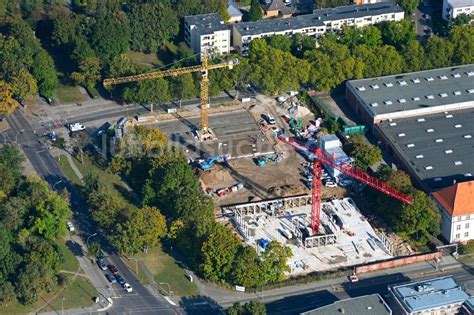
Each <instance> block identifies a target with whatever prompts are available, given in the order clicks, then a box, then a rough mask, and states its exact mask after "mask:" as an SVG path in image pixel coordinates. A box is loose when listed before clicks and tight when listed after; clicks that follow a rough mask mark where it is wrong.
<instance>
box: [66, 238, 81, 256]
mask: <svg viewBox="0 0 474 315" xmlns="http://www.w3.org/2000/svg"><path fill="white" fill-rule="evenodd" d="M66 246H67V247H68V248H69V250H70V251H71V252H72V253H73V255H74V256H76V257H82V256H84V254H85V253H84V250H83V249H82V246H81V245H80V244H79V243H77V242H75V241H71V240H67V241H66Z"/></svg>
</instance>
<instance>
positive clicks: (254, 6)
mask: <svg viewBox="0 0 474 315" xmlns="http://www.w3.org/2000/svg"><path fill="white" fill-rule="evenodd" d="M262 17H263V11H262V8H261V7H260V3H259V2H258V0H252V2H250V11H249V17H248V20H249V21H258V20H260V19H262Z"/></svg>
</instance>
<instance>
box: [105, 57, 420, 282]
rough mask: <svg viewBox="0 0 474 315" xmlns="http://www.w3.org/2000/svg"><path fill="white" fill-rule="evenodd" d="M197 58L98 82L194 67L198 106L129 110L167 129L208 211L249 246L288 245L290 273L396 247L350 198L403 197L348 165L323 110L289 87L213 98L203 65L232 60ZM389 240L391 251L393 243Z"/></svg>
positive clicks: (363, 259) (375, 256) (388, 253)
mask: <svg viewBox="0 0 474 315" xmlns="http://www.w3.org/2000/svg"><path fill="white" fill-rule="evenodd" d="M206 58H207V57H206V56H204V59H203V61H202V64H201V65H199V66H192V67H188V68H180V69H174V70H165V71H160V72H155V73H153V72H152V73H147V74H145V75H138V76H131V77H124V78H117V79H111V80H109V81H107V82H104V85H107V84H108V85H111V84H119V83H125V82H131V81H140V80H146V79H153V78H157V77H164V76H172V75H179V74H181V73H192V72H201V74H202V79H201V99H200V107H199V111H196V110H194V111H177V110H176V109H173V110H168V113H167V114H161V115H151V116H148V117H143V119H142V118H141V117H140V118H137V119H136V121H134V122H132V123H131V124H129V126H133V125H136V124H147V125H150V126H152V127H155V128H158V129H160V130H161V131H163V132H165V133H166V134H167V135H168V139H169V140H170V143H171V144H172V145H173V146H176V147H178V148H181V149H182V150H183V151H184V153H185V155H186V156H187V158H188V161H189V163H190V164H191V165H193V166H194V167H195V170H196V174H197V176H198V177H199V182H200V185H201V189H202V190H203V191H204V192H206V193H207V194H208V195H210V196H211V197H212V198H213V199H214V200H215V201H216V206H217V207H216V218H217V219H218V220H223V221H224V222H225V221H230V222H231V223H232V225H233V226H234V228H235V229H236V231H237V233H238V234H239V235H240V237H241V238H242V240H243V242H245V243H246V244H248V245H250V246H252V247H254V248H255V249H256V250H257V252H259V253H261V252H262V251H265V250H266V248H267V246H268V244H269V243H270V242H271V241H278V242H280V243H282V244H285V245H287V246H289V248H290V249H291V251H292V253H293V256H292V258H291V259H290V260H289V261H288V265H289V267H290V272H289V274H290V275H299V274H304V273H309V272H315V271H326V270H331V269H338V268H343V267H346V268H347V267H351V266H355V265H361V264H366V263H369V262H373V261H379V260H385V259H390V258H392V257H393V256H395V255H399V252H398V251H397V249H398V244H395V245H394V244H393V242H392V240H391V239H390V238H389V237H387V236H386V235H385V234H384V233H383V232H382V230H378V229H374V228H373V227H372V226H371V224H370V223H369V222H368V220H367V218H366V217H364V216H363V215H362V214H361V212H360V211H359V209H358V208H357V206H356V204H355V202H354V201H353V200H352V199H351V198H349V196H350V195H351V194H352V193H357V192H360V191H361V190H362V189H363V188H364V187H365V186H370V187H372V188H374V189H376V190H378V191H380V192H382V193H384V194H386V195H388V196H391V197H392V198H395V199H398V200H400V201H401V202H404V203H407V204H411V203H412V200H411V198H410V197H409V196H407V195H404V194H403V193H401V192H400V191H398V190H396V189H395V188H393V187H391V186H390V185H388V184H387V183H385V182H383V181H381V180H379V179H377V178H374V177H372V176H370V175H368V174H366V173H365V172H363V171H361V170H359V169H357V168H355V167H354V166H353V164H354V163H353V162H354V159H353V158H352V157H350V156H348V155H347V154H346V153H345V152H344V150H343V149H342V143H341V141H340V139H339V138H338V137H337V136H336V135H333V134H327V132H325V131H323V119H322V118H321V117H315V116H314V114H313V113H312V112H311V111H310V110H309V109H308V108H307V107H306V106H305V104H303V103H302V102H301V101H300V100H299V99H298V98H297V97H296V95H297V94H298V92H297V91H288V92H287V93H284V94H283V95H280V96H278V97H275V98H271V97H267V96H264V95H259V94H254V95H253V97H245V98H242V99H240V100H234V101H233V102H231V104H221V105H219V104H218V105H217V106H216V105H214V104H213V106H211V104H210V101H209V96H208V84H209V82H208V77H207V75H208V73H207V72H208V70H212V69H216V68H224V67H228V68H230V69H232V67H233V66H235V65H237V64H238V61H235V60H231V61H228V62H225V63H222V64H217V65H211V66H209V65H208V64H207V59H206ZM394 248H395V250H394Z"/></svg>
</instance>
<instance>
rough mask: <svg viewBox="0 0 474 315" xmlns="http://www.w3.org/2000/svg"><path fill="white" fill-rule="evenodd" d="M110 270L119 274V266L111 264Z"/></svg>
mask: <svg viewBox="0 0 474 315" xmlns="http://www.w3.org/2000/svg"><path fill="white" fill-rule="evenodd" d="M109 270H110V271H111V272H112V273H113V274H117V273H118V269H117V267H115V266H114V265H109Z"/></svg>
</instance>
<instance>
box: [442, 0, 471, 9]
mask: <svg viewBox="0 0 474 315" xmlns="http://www.w3.org/2000/svg"><path fill="white" fill-rule="evenodd" d="M447 2H448V3H449V5H450V6H451V7H452V8H459V7H470V6H474V1H472V0H447Z"/></svg>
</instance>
